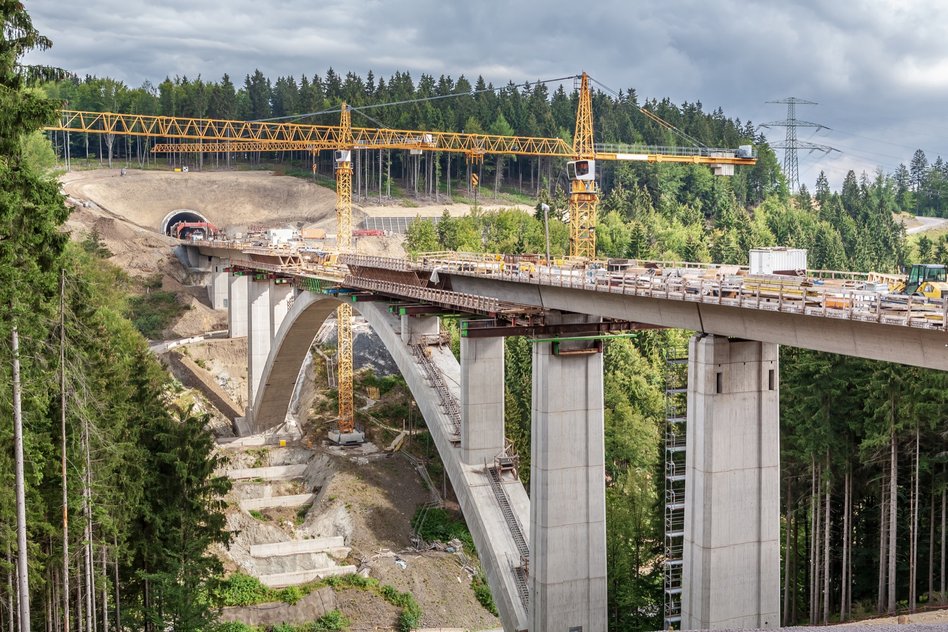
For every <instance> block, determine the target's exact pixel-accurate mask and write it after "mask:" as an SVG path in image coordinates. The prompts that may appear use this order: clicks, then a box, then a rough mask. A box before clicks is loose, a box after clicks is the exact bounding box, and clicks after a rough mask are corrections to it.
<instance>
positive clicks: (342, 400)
mask: <svg viewBox="0 0 948 632" xmlns="http://www.w3.org/2000/svg"><path fill="white" fill-rule="evenodd" d="M353 147H354V142H353V139H352V113H351V112H350V110H349V107H348V106H347V105H346V104H345V103H343V104H342V112H341V113H340V115H339V148H338V149H336V152H335V158H336V248H337V249H338V250H339V252H349V251H350V250H352V150H353ZM336 353H337V354H338V362H339V365H338V376H337V380H336V383H337V384H338V390H339V420H338V421H337V427H336V430H335V431H333V432H330V434H329V437H330V439H332V440H334V441H335V442H336V443H362V441H364V440H365V435H364V434H363V433H361V432H356V429H355V413H354V407H353V403H352V305H351V304H349V303H347V302H342V303H340V304H339V307H337V308H336Z"/></svg>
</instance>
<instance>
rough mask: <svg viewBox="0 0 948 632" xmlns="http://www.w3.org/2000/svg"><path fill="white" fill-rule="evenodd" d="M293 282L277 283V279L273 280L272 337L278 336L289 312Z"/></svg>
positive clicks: (271, 306)
mask: <svg viewBox="0 0 948 632" xmlns="http://www.w3.org/2000/svg"><path fill="white" fill-rule="evenodd" d="M293 292H294V288H293V284H292V283H277V282H276V281H275V280H274V281H271V286H270V337H271V338H276V334H277V332H278V331H280V325H282V324H283V319H284V318H286V314H287V312H289V311H290V302H291V299H292V298H293Z"/></svg>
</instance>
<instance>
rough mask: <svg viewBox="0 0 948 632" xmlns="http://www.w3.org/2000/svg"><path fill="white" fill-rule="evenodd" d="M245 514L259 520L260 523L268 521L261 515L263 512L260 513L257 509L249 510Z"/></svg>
mask: <svg viewBox="0 0 948 632" xmlns="http://www.w3.org/2000/svg"><path fill="white" fill-rule="evenodd" d="M247 513H249V514H250V515H251V516H253V517H254V518H256V519H257V520H259V521H261V522H266V521H268V520H269V518H267V517H266V516H265V515H264V514H263V512H261V511H260V510H259V509H251V510H250V511H248V512H247Z"/></svg>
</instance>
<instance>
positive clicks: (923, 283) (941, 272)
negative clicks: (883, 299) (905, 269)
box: [891, 263, 948, 298]
mask: <svg viewBox="0 0 948 632" xmlns="http://www.w3.org/2000/svg"><path fill="white" fill-rule="evenodd" d="M891 291H892V292H894V293H896V294H908V295H910V296H911V295H916V296H917V295H921V296H926V297H928V298H941V297H943V296H948V277H946V270H945V266H943V265H941V264H934V263H915V264H912V268H911V269H910V270H909V274H908V278H907V279H902V280H901V281H900V282H898V283H896V285H895V286H894V287H892V288H891Z"/></svg>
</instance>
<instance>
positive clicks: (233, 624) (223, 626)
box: [212, 621, 261, 632]
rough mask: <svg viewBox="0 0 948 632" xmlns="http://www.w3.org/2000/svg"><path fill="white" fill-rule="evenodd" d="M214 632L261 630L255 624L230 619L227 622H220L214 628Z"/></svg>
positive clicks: (252, 631) (250, 631)
mask: <svg viewBox="0 0 948 632" xmlns="http://www.w3.org/2000/svg"><path fill="white" fill-rule="evenodd" d="M212 629H213V631H214V632H261V630H260V628H258V627H257V626H255V625H247V624H246V623H240V622H239V621H228V622H227V623H218V624H217V625H215V626H214V627H213V628H212Z"/></svg>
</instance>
